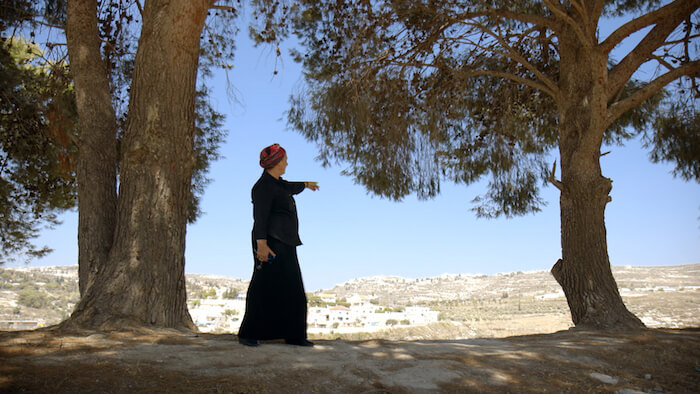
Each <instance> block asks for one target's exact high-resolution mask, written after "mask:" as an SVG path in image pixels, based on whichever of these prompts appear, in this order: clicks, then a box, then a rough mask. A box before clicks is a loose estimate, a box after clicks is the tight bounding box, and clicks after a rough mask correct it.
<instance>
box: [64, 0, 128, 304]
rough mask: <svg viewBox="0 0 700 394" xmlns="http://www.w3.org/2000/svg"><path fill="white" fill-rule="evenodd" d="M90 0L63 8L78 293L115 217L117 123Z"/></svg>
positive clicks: (102, 256)
mask: <svg viewBox="0 0 700 394" xmlns="http://www.w3.org/2000/svg"><path fill="white" fill-rule="evenodd" d="M97 23H98V22H97V2H96V1H95V0H85V1H69V2H68V4H67V5H66V39H67V42H68V55H69V57H70V67H71V73H72V75H73V80H74V82H75V95H76V105H77V111H78V114H79V119H80V121H79V127H80V137H79V142H78V149H79V155H78V168H77V181H78V275H79V280H78V283H79V289H80V294H81V295H83V294H85V290H86V288H87V287H88V284H89V283H90V279H91V278H92V276H93V274H94V273H95V272H97V271H99V270H101V269H102V267H103V266H104V264H105V263H106V261H107V257H108V255H109V250H110V248H111V247H112V240H113V238H114V225H115V221H116V212H117V186H116V182H117V123H116V115H115V112H114V107H113V106H112V101H111V96H110V89H109V80H108V76H107V70H106V68H105V64H104V62H103V61H102V56H101V55H100V36H99V31H98V25H97Z"/></svg>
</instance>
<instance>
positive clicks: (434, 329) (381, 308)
mask: <svg viewBox="0 0 700 394" xmlns="http://www.w3.org/2000/svg"><path fill="white" fill-rule="evenodd" d="M613 273H614V275H615V278H616V280H617V283H618V287H619V288H620V293H621V295H622V297H623V299H624V301H625V303H626V304H627V306H628V308H629V309H630V310H631V311H632V312H633V313H635V314H636V315H637V316H639V317H640V318H641V319H642V321H643V322H644V323H645V324H646V325H647V326H649V327H668V328H683V327H697V326H700V297H698V294H700V264H691V265H682V266H667V267H614V268H613ZM247 287H248V281H246V280H242V279H236V278H227V277H222V276H214V275H200V274H189V275H187V294H188V307H189V310H190V314H191V316H192V319H193V321H194V322H195V324H196V325H197V327H198V328H199V330H200V331H201V332H209V333H235V332H237V331H238V327H239V326H240V323H241V319H242V318H243V313H244V311H245V296H246V293H245V291H246V289H247ZM78 297H79V295H78V288H77V266H58V267H32V268H30V267H22V268H14V269H0V329H5V330H7V329H10V330H16V329H28V328H34V327H40V326H46V325H52V324H56V323H58V322H60V321H61V320H63V319H65V318H66V317H68V316H69V315H70V313H71V311H72V309H73V307H74V305H75V303H76V302H77V301H78ZM307 298H308V300H309V312H308V319H307V322H308V327H309V328H308V331H309V334H310V336H311V337H315V338H337V337H342V338H346V339H366V338H372V337H382V338H388V339H398V338H404V339H412V338H413V339H438V338H473V337H502V336H507V335H519V334H527V333H544V332H554V331H557V330H562V329H566V328H568V327H571V321H570V315H569V310H568V306H567V303H566V299H565V297H564V294H563V292H562V291H561V288H560V287H559V285H558V284H557V283H556V281H554V279H553V278H552V277H551V275H550V274H549V273H548V272H546V271H533V272H513V273H504V274H497V275H480V274H445V275H441V276H437V277H431V278H420V279H409V278H402V277H397V276H376V277H368V278H357V279H352V280H349V281H347V282H345V283H342V284H339V285H336V286H335V287H333V288H332V289H326V290H321V291H318V292H315V293H308V294H307Z"/></svg>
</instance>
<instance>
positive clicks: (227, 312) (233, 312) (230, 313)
mask: <svg viewBox="0 0 700 394" xmlns="http://www.w3.org/2000/svg"><path fill="white" fill-rule="evenodd" d="M236 315H238V311H237V310H235V309H226V310H224V316H236Z"/></svg>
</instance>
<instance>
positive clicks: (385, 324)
mask: <svg viewBox="0 0 700 394" xmlns="http://www.w3.org/2000/svg"><path fill="white" fill-rule="evenodd" d="M223 291H224V293H223V294H221V295H218V296H217V297H216V298H205V299H200V300H197V301H195V302H192V303H191V305H190V315H191V316H192V320H193V321H194V322H195V324H196V325H197V327H198V328H199V330H200V331H202V332H215V333H220V332H237V331H238V328H239V327H240V325H241V321H242V319H243V312H244V311H245V302H246V293H239V294H237V295H236V297H235V298H233V299H229V298H226V297H224V294H225V292H226V291H228V289H223ZM309 298H310V306H309V311H308V316H307V323H308V332H309V333H324V334H325V333H333V332H336V333H349V332H360V331H361V332H372V331H379V330H383V329H386V328H390V327H393V326H399V325H401V326H422V325H427V324H430V323H435V322H437V321H438V314H439V312H438V311H433V310H430V308H428V307H423V306H407V307H397V308H391V307H386V306H382V305H378V304H377V302H376V301H374V300H373V299H370V298H369V297H367V296H363V295H357V294H355V295H353V296H351V297H348V298H337V297H336V295H335V294H327V293H321V294H320V295H311V294H310V295H309ZM312 305H316V306H312Z"/></svg>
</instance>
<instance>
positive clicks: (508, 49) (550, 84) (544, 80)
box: [468, 23, 559, 100]
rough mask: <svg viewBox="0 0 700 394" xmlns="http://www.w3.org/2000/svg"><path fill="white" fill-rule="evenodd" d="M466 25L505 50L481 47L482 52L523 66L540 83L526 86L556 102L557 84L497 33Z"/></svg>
mask: <svg viewBox="0 0 700 394" xmlns="http://www.w3.org/2000/svg"><path fill="white" fill-rule="evenodd" d="M468 25H471V26H473V27H476V28H477V29H479V30H481V31H482V32H484V33H485V34H487V35H489V36H491V37H492V38H494V39H495V40H496V41H497V42H498V43H499V44H500V45H501V46H502V47H503V48H504V49H505V52H502V51H497V50H495V49H492V48H488V47H481V49H483V50H485V51H487V52H491V53H493V54H498V55H503V56H506V57H508V58H510V59H512V60H514V61H516V62H518V63H520V64H521V65H523V67H525V68H526V69H528V70H529V71H530V72H532V73H533V74H535V76H536V77H537V79H538V80H539V81H540V82H541V83H540V84H536V86H533V85H532V83H527V85H528V86H533V87H536V88H537V89H540V90H542V91H543V92H545V93H547V94H548V95H550V96H552V98H554V99H555V100H556V98H557V95H558V92H559V87H558V86H557V84H556V83H554V81H552V80H551V79H550V78H549V77H547V76H546V75H545V74H543V73H542V72H541V71H540V70H539V69H537V67H535V66H534V65H533V64H532V63H530V62H529V61H527V59H525V58H524V57H523V56H522V55H521V54H520V53H519V52H518V51H516V50H515V49H514V48H513V47H512V46H511V45H510V44H509V43H508V42H507V41H506V40H505V39H504V38H503V37H502V35H501V34H500V33H499V34H496V33H494V32H493V31H492V30H491V29H488V28H486V27H484V26H483V25H480V24H471V23H469V24H468ZM472 45H478V44H476V43H473V44H472ZM496 74H498V76H504V75H509V76H512V77H513V78H508V79H511V80H516V79H517V81H518V82H523V81H529V80H527V79H524V78H520V77H517V76H515V75H513V74H509V73H496ZM496 74H494V75H496ZM530 82H531V81H530Z"/></svg>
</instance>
